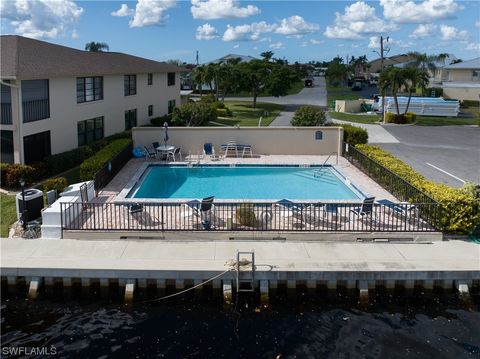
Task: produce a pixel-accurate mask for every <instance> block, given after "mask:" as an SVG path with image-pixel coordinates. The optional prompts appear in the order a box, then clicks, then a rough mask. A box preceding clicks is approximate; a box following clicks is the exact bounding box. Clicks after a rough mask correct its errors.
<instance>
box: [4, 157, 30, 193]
mask: <svg viewBox="0 0 480 359" xmlns="http://www.w3.org/2000/svg"><path fill="white" fill-rule="evenodd" d="M0 171H1V180H2V186H4V187H7V188H19V187H20V183H19V181H20V179H21V178H23V180H24V181H25V184H26V185H30V184H32V183H33V182H34V181H35V179H36V176H35V168H33V167H32V166H29V165H22V164H19V163H15V164H10V163H2V164H0Z"/></svg>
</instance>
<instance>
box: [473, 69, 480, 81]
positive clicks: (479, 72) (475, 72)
mask: <svg viewBox="0 0 480 359" xmlns="http://www.w3.org/2000/svg"><path fill="white" fill-rule="evenodd" d="M472 77H473V78H474V79H475V78H477V79H478V77H480V71H478V70H473V71H472Z"/></svg>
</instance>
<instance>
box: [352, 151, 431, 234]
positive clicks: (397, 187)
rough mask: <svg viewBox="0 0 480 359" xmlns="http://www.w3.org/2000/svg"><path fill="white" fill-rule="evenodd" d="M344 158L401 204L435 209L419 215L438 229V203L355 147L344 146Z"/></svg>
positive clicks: (421, 212) (424, 211)
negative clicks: (425, 205) (419, 205)
mask: <svg viewBox="0 0 480 359" xmlns="http://www.w3.org/2000/svg"><path fill="white" fill-rule="evenodd" d="M344 156H345V157H346V158H347V159H348V160H349V161H350V162H351V163H352V164H353V165H354V166H355V167H357V168H359V169H360V170H361V171H362V172H364V173H366V174H367V175H368V176H369V177H370V178H372V179H373V180H374V181H375V182H377V183H378V184H379V185H381V186H382V187H383V188H385V189H386V190H387V191H388V192H390V193H391V194H393V195H394V196H395V197H397V198H398V199H400V201H403V202H409V203H428V204H430V205H431V206H430V207H428V210H429V211H430V209H433V208H435V211H434V213H430V212H429V211H426V208H424V209H423V210H422V211H420V215H421V216H422V217H424V218H425V219H426V220H428V223H429V224H430V225H432V226H433V227H435V228H439V222H438V221H439V218H440V217H439V214H438V211H439V210H440V206H439V203H438V202H437V201H435V200H434V199H433V198H432V197H430V196H429V195H427V194H426V193H425V192H423V191H422V190H420V189H418V188H417V187H415V186H413V185H412V184H410V183H409V182H407V181H406V180H404V179H403V178H401V177H400V176H398V175H397V174H396V173H394V172H392V171H390V170H389V169H388V168H386V167H384V166H383V165H381V164H380V163H378V162H377V161H375V160H374V159H372V158H370V157H368V156H367V155H366V154H364V153H363V152H362V151H360V150H358V149H356V148H355V147H353V146H351V145H348V144H346V143H345V144H344Z"/></svg>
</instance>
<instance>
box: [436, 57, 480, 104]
mask: <svg viewBox="0 0 480 359" xmlns="http://www.w3.org/2000/svg"><path fill="white" fill-rule="evenodd" d="M445 70H446V71H447V74H446V76H447V80H445V81H443V82H442V87H443V95H444V97H447V98H452V99H458V100H471V101H479V100H480V57H477V58H475V59H473V60H469V61H463V62H459V63H457V64H453V65H448V66H445Z"/></svg>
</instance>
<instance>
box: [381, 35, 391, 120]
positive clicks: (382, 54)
mask: <svg viewBox="0 0 480 359" xmlns="http://www.w3.org/2000/svg"><path fill="white" fill-rule="evenodd" d="M389 38H390V37H389V36H387V38H386V42H388V40H389ZM384 51H385V50H384V47H383V36H380V69H381V70H380V72H382V71H383V66H384V63H383V59H384V55H385V54H384ZM388 51H389V49H388V50H387V52H388ZM382 116H383V123H385V119H386V117H387V116H386V113H385V89H382Z"/></svg>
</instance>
